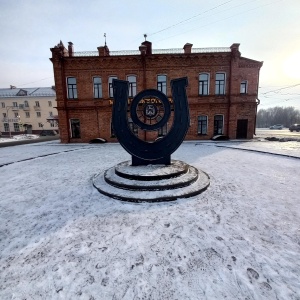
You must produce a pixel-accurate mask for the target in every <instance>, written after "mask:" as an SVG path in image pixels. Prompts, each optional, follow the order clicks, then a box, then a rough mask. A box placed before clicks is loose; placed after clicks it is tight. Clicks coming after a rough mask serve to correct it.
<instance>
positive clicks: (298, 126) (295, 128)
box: [289, 124, 300, 132]
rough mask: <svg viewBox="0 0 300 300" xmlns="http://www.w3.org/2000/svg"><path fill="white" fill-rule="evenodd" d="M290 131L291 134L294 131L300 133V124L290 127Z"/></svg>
mask: <svg viewBox="0 0 300 300" xmlns="http://www.w3.org/2000/svg"><path fill="white" fill-rule="evenodd" d="M289 130H290V131H291V132H293V131H294V130H296V131H297V132H299V131H300V124H293V125H291V126H290V127H289Z"/></svg>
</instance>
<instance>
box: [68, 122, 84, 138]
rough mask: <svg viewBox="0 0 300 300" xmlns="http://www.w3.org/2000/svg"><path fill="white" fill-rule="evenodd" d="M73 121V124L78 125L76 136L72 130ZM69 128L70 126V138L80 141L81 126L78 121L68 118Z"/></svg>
mask: <svg viewBox="0 0 300 300" xmlns="http://www.w3.org/2000/svg"><path fill="white" fill-rule="evenodd" d="M73 121H74V124H75V121H77V125H78V124H79V131H78V134H79V135H77V134H76V132H75V128H73V127H72V126H73ZM69 126H70V136H71V138H72V139H80V138H81V128H80V127H81V126H80V119H74V118H70V119H69Z"/></svg>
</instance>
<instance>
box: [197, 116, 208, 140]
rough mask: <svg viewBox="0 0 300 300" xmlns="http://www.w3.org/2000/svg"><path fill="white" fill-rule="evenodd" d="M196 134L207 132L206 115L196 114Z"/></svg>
mask: <svg viewBox="0 0 300 300" xmlns="http://www.w3.org/2000/svg"><path fill="white" fill-rule="evenodd" d="M198 134H200V135H201V134H207V116H204V115H200V116H198Z"/></svg>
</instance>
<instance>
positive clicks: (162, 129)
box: [157, 124, 168, 137]
mask: <svg viewBox="0 0 300 300" xmlns="http://www.w3.org/2000/svg"><path fill="white" fill-rule="evenodd" d="M167 133H168V124H165V125H164V126H163V127H160V128H158V130H157V135H158V137H161V136H165V135H167Z"/></svg>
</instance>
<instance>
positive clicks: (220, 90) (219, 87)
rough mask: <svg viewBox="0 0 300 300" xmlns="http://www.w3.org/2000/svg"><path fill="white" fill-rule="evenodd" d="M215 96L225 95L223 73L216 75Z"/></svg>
mask: <svg viewBox="0 0 300 300" xmlns="http://www.w3.org/2000/svg"><path fill="white" fill-rule="evenodd" d="M215 94H216V95H225V73H216V89H215Z"/></svg>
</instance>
